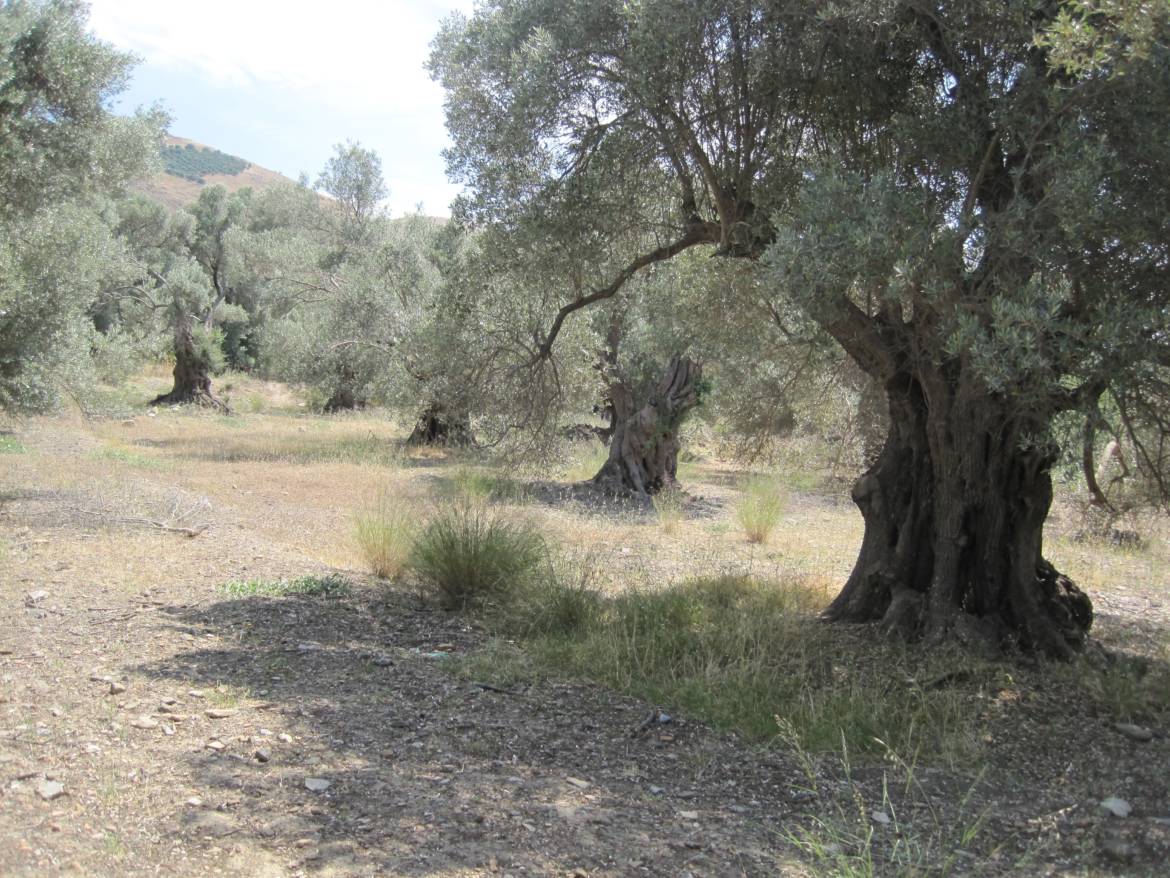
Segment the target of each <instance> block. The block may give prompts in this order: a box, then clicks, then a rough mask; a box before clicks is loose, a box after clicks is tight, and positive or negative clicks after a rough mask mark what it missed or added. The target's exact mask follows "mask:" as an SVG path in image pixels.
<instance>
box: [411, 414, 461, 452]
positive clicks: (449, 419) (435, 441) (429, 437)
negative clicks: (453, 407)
mask: <svg viewBox="0 0 1170 878" xmlns="http://www.w3.org/2000/svg"><path fill="white" fill-rule="evenodd" d="M406 444H407V445H446V446H452V447H458V448H466V447H468V446H471V445H474V444H475V437H474V436H473V435H472V433H471V419H470V417H468V415H467V413H466V412H465V413H463V414H454V413H452V412H450V411H448V410H447V409H445V408H444V407H443V406H442V405H440V404H438V403H433V404H432V405H429V406H427V407H426V409H424V410H423V412H422V414H420V415H419V416H418V421H417V423H415V425H414V430H413V431H411V434H410V436H409V437H407V439H406Z"/></svg>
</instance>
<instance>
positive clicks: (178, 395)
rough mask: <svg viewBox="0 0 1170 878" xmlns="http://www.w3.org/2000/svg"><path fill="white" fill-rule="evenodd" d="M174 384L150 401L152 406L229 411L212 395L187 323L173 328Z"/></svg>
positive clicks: (206, 366) (206, 367)
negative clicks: (167, 390) (181, 406)
mask: <svg viewBox="0 0 1170 878" xmlns="http://www.w3.org/2000/svg"><path fill="white" fill-rule="evenodd" d="M174 376H175V383H174V386H173V387H172V388H171V390H170V391H169V392H167V393H164V394H162V395H161V396H157V397H155V398H154V399H153V400H151V402H150V404H151V405H184V404H187V403H195V404H196V405H206V406H211V407H212V408H217V409H220V410H221V411H225V412H226V411H228V410H229V409H228V405H227V403H225V402H224V401H223V400H221V399H220V398H219V397H217V396H216V395H215V394H214V393H212V391H211V369H210V366H209V364H208V363H207V361H206V359H205V358H204V357H203V356H201V355H200V353H199V349H198V347H197V346H196V344H195V336H194V332H193V329H192V323H191V320H190V319H185V320H180V321H179V322H178V323H177V324H176V325H175V371H174Z"/></svg>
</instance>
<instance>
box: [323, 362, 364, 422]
mask: <svg viewBox="0 0 1170 878" xmlns="http://www.w3.org/2000/svg"><path fill="white" fill-rule="evenodd" d="M338 374H339V378H340V382H339V383H338V385H337V388H336V389H335V390H334V391H333V395H332V396H330V397H329V399H328V400H326V402H325V411H326V412H351V411H355V410H356V409H363V408H365V407H366V400H365V399H363V398H362V397H360V396H358V392H357V373H355V372H354V370H353V369H352V368H351V367H350V366H341V367H340V368H339V369H338Z"/></svg>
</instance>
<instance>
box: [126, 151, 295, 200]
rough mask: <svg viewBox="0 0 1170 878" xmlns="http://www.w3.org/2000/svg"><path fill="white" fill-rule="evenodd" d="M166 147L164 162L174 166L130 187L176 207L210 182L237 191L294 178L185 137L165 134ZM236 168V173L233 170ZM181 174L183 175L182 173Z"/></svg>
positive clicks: (289, 181)
mask: <svg viewBox="0 0 1170 878" xmlns="http://www.w3.org/2000/svg"><path fill="white" fill-rule="evenodd" d="M162 149H163V158H164V162H165V163H166V165H167V167H168V168H169V169H170V170H168V171H164V172H163V173H161V174H158V175H156V176H154V177H151V178H150V179H147V180H140V181H139V182H137V183H135V184H133V185H132V186H131V187H130V188H131V189H133V190H134V191H135V192H140V193H142V194H143V195H146V196H148V197H150V198H153V199H154V200H156V201H159V202H162V203H163V204H165V205H166V206H167V207H169V208H171V209H172V210H174V209H177V208H180V207H184V206H186V205H188V204H190V203H191V202H193V201H195V199H197V198H198V197H199V192H200V190H201V189H203V188H204V187H206V186H214V185H216V184H218V185H220V186H223V187H224V188H226V189H227V190H228V191H229V192H235V191H236V190H237V189H243V188H244V187H246V186H250V187H251V188H253V189H257V190H259V189H266V188H268V187H269V186H275V185H277V184H279V183H292V182H294V181H293V180H290V179H289V178H288V177H286V176H284V174H280V173H277V172H276V171H270V170H269V169H268V168H263V167H261V166H260V165H255V164H251V163H249V162H247V161H245V160H244V159H240V158H237V157H236V156H231V155H227V154H226V153H222V152H219V151H218V150H216V149H215V148H214V147H210V146H206V145H204V144H202V143H198V142H196V141H194V140H188V139H187V138H185V137H173V136H171V135H169V134H168V135H166V136H165V137H164V138H163V143H162ZM188 154H190V155H188ZM221 169H222V170H221ZM217 171H219V172H218V173H217ZM223 171H227V173H224V172H223ZM232 171H235V173H231V172H232ZM181 174H182V175H183V176H180V175H181Z"/></svg>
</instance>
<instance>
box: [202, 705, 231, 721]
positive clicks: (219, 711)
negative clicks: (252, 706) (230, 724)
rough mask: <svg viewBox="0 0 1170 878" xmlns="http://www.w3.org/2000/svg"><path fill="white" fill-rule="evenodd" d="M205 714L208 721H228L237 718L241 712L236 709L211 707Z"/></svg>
mask: <svg viewBox="0 0 1170 878" xmlns="http://www.w3.org/2000/svg"><path fill="white" fill-rule="evenodd" d="M203 713H204V715H205V716H206V717H207V718H208V719H227V718H228V717H230V716H235V715H236V714H237V713H239V711H238V710H236V708H234V707H209V708H207V710H205V711H203Z"/></svg>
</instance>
